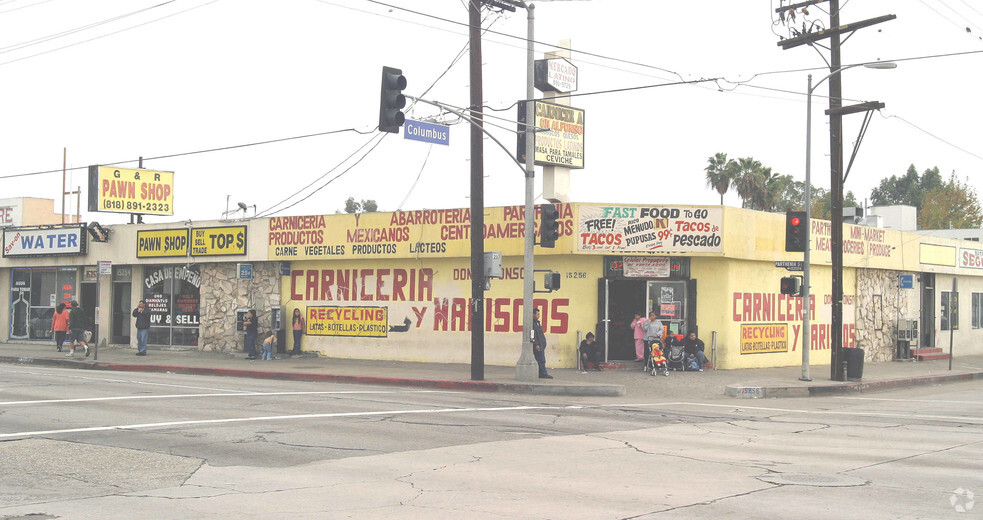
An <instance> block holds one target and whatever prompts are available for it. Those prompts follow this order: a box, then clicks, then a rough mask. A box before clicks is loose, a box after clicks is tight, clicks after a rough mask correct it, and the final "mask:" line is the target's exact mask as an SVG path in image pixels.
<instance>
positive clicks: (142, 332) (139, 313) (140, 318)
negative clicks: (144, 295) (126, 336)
mask: <svg viewBox="0 0 983 520" xmlns="http://www.w3.org/2000/svg"><path fill="white" fill-rule="evenodd" d="M133 317H134V318H136V319H137V323H136V325H137V355H138V356H146V355H147V338H148V337H149V336H150V310H149V309H147V302H145V301H143V300H140V302H139V303H137V308H136V309H133Z"/></svg>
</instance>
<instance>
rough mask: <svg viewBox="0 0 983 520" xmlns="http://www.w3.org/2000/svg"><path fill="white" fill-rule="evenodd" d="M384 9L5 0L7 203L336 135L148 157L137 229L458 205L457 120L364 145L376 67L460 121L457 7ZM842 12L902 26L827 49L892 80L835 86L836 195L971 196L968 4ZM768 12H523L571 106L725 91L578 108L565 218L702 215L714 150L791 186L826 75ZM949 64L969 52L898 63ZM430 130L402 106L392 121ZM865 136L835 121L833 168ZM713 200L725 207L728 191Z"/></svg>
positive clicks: (487, 84)
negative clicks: (371, 207)
mask: <svg viewBox="0 0 983 520" xmlns="http://www.w3.org/2000/svg"><path fill="white" fill-rule="evenodd" d="M385 3H388V4H391V5H392V6H394V7H387V6H384V5H380V4H379V3H375V2H370V1H367V0H280V1H270V0H267V1H261V0H235V1H233V0H174V1H170V2H168V1H166V0H152V1H144V0H126V1H122V0H119V1H110V0H92V1H86V2H79V1H73V0H0V143H2V146H3V148H2V152H0V182H2V184H0V186H2V187H3V197H18V196H30V197H42V198H52V199H56V201H57V202H56V208H57V207H60V200H61V194H60V192H61V186H62V175H61V173H60V171H59V172H57V173H46V174H41V175H32V176H26V177H11V176H15V175H19V174H26V173H33V172H40V171H46V170H60V168H61V166H62V149H63V147H64V148H67V150H68V153H67V156H68V167H69V168H82V167H85V166H87V165H90V164H109V163H113V162H118V161H133V162H127V163H123V164H121V165H122V166H124V167H136V162H135V160H136V159H137V158H138V157H139V156H143V157H145V158H151V157H160V156H165V155H174V154H185V153H188V152H196V151H201V150H209V149H214V148H220V147H228V146H236V145H244V144H249V143H255V142H260V141H267V140H275V139H282V138H288V137H295V136H304V135H308V134H317V133H324V132H338V133H332V134H330V135H322V136H317V137H308V138H301V139H295V140H290V141H285V142H280V143H276V144H266V145H257V146H248V147H241V148H235V149H230V150H225V151H213V152H207V153H198V154H190V155H183V156H178V157H170V158H161V159H155V160H147V161H146V162H145V164H144V167H146V168H151V169H159V170H167V171H173V172H175V208H176V211H175V215H174V216H173V217H149V216H148V217H147V218H146V220H145V221H146V222H167V221H178V220H185V219H195V220H199V219H217V218H220V217H221V216H222V213H223V212H224V211H225V210H226V208H227V200H228V201H230V202H229V203H228V204H229V206H231V207H233V208H234V207H236V203H237V202H243V203H245V204H247V205H248V206H250V210H249V215H250V216H251V215H252V214H253V208H252V206H253V205H255V206H256V208H257V212H258V213H259V214H260V215H263V214H269V213H270V212H271V211H272V212H275V213H273V214H276V215H307V214H324V213H334V212H335V211H336V210H339V209H342V208H343V207H344V200H345V199H346V198H347V197H349V196H354V197H355V198H356V199H374V200H376V201H377V202H378V204H379V209H380V210H384V211H391V210H395V209H397V208H400V207H401V208H402V209H421V208H448V207H467V206H469V205H470V201H469V200H468V198H467V195H468V194H469V174H470V173H469V172H470V165H469V143H468V139H469V130H468V125H467V124H465V123H460V122H458V120H457V118H456V117H454V116H452V115H446V114H445V115H444V119H446V120H447V121H450V122H457V123H458V124H454V125H453V126H452V127H451V136H450V146H441V145H430V144H425V143H421V142H416V141H407V140H404V139H403V135H402V133H401V134H399V135H387V136H386V137H385V138H384V139H382V140H381V142H378V137H376V135H377V133H375V132H372V130H373V128H374V127H375V126H376V124H377V120H378V109H379V106H378V103H379V81H380V74H381V68H382V66H383V65H388V66H394V67H399V68H401V69H402V70H403V74H404V75H405V76H406V78H407V80H408V83H409V86H408V88H407V89H406V93H407V94H411V95H415V96H422V97H425V98H427V99H431V100H436V101H441V102H444V103H448V104H450V105H455V106H467V105H468V98H469V90H468V84H469V78H468V57H467V55H464V57H463V58H462V59H460V60H459V61H457V62H456V63H454V60H455V58H456V57H457V56H458V55H459V53H460V52H461V51H462V50H464V49H465V46H466V44H467V40H468V38H467V28H466V27H465V25H464V24H466V23H467V7H466V1H465V0H426V1H423V0H416V1H412V0H387V1H386V2H385ZM786 3H787V2H786ZM841 3H842V4H843V6H842V14H841V22H843V23H847V22H856V21H860V20H864V19H868V18H873V17H876V16H880V15H883V14H896V15H897V17H898V18H897V19H896V20H893V21H889V22H885V23H882V24H879V25H877V26H874V27H870V28H866V29H862V30H860V31H858V32H857V33H856V34H855V35H853V36H852V37H850V38H849V39H847V40H846V41H845V43H844V44H843V51H842V63H843V64H852V63H861V62H868V61H875V60H896V61H897V62H898V68H897V69H895V70H867V69H863V68H858V69H855V70H849V71H845V72H843V95H844V97H845V98H846V101H845V104H853V103H856V102H860V101H867V100H877V101H882V102H884V103H886V105H887V107H886V109H884V110H883V111H881V113H880V114H875V115H874V117H873V120H872V122H871V124H870V127H869V129H868V131H867V133H866V136H865V138H864V140H863V143H862V146H861V147H860V151H859V155H858V158H857V160H856V163H855V164H854V166H853V170H852V172H851V174H850V177H849V178H848V179H847V183H846V188H847V189H848V190H852V191H853V192H854V193H855V194H856V196H857V198H858V199H859V200H863V199H865V198H868V197H869V196H870V192H871V189H872V188H874V187H875V186H877V184H878V182H879V181H880V180H881V179H882V178H884V177H886V176H890V175H892V174H896V175H901V174H903V173H904V172H905V171H906V169H907V168H908V165H909V164H914V165H915V166H916V167H917V168H918V170H919V172H921V171H923V170H925V169H926V168H930V167H934V166H938V167H939V169H940V170H941V172H942V174H943V176H944V177H948V175H949V173H951V172H953V171H955V172H956V175H957V176H958V177H960V178H961V179H966V178H968V179H969V181H970V183H971V184H972V186H974V187H975V188H976V190H977V193H978V194H980V193H981V190H980V186H981V184H983V177H981V175H980V173H981V170H983V139H981V137H983V135H981V134H983V132H981V120H983V118H981V115H983V114H981V113H983V103H981V101H980V94H979V92H980V89H981V82H980V79H981V78H980V76H981V71H983V66H981V65H983V40H981V39H980V38H979V37H980V36H983V13H981V11H983V6H981V5H979V4H978V2H976V1H975V0H880V1H878V0H867V1H861V0H846V1H842V2H841ZM777 5H778V1H777V0H774V1H771V2H768V1H760V0H757V1H734V0H706V1H703V2H669V1H664V0H658V1H656V0H593V1H570V2H536V9H535V13H536V35H535V40H537V41H538V42H542V43H540V44H537V45H536V50H537V58H541V57H542V53H543V52H546V51H549V50H552V48H551V47H550V46H549V45H548V44H555V43H557V42H558V41H559V40H561V39H565V38H569V39H570V40H571V47H572V48H573V50H574V52H573V56H572V61H573V62H574V64H576V65H577V66H578V67H579V71H580V85H579V93H591V92H601V91H608V90H613V89H624V88H629V87H643V86H651V85H660V84H664V83H674V82H679V81H681V80H687V81H693V80H699V79H704V78H724V79H721V80H718V81H711V82H705V83H700V84H694V85H674V86H660V87H654V88H645V89H638V90H632V91H626V92H617V93H601V94H596V95H587V96H582V97H576V98H574V99H573V101H572V105H573V106H575V107H578V108H582V109H584V110H585V111H586V130H585V143H586V148H585V163H586V167H585V168H584V169H583V170H575V171H574V172H573V178H572V200H573V201H580V202H621V203H632V204H636V203H646V204H718V203H719V196H718V195H717V194H716V192H715V191H713V190H711V189H709V188H707V187H706V182H705V174H704V170H703V169H704V167H705V166H706V162H707V158H708V157H709V156H711V155H713V154H715V153H717V152H724V153H727V154H728V156H729V157H734V158H736V157H744V156H752V157H754V158H755V159H757V160H759V161H761V162H762V163H763V164H764V165H766V166H769V167H771V168H772V169H773V171H775V172H778V173H782V174H790V175H793V176H794V177H796V178H797V179H800V180H801V179H802V178H804V163H805V158H804V157H805V113H806V101H805V90H806V77H807V74H809V71H807V70H805V69H811V68H814V69H815V70H812V71H811V72H812V73H813V75H814V77H815V78H816V79H817V80H818V79H819V78H822V77H824V76H825V75H826V74H827V73H828V70H825V71H824V70H822V67H824V61H823V56H822V55H821V54H820V53H819V52H817V51H816V50H815V49H812V48H809V47H808V46H802V47H798V48H795V49H791V50H782V49H781V48H780V47H779V46H778V45H777V43H778V41H779V36H780V35H787V34H788V33H787V30H786V28H785V27H784V26H783V25H781V24H778V23H777V20H776V15H775V14H774V8H775V7H776V6H777ZM821 7H822V5H819V6H814V7H813V8H811V9H812V14H813V16H812V18H813V19H819V20H828V17H827V16H826V15H825V14H824V13H821V12H820V8H821ZM400 8H405V9H409V10H412V11H417V12H419V13H423V14H426V15H430V16H422V15H421V14H414V13H413V12H409V11H407V10H404V9H400ZM797 23H798V24H801V18H800V19H799V20H798V21H797ZM484 27H485V28H490V29H491V30H492V31H495V32H497V33H503V34H504V35H512V36H515V37H509V36H503V35H500V34H495V33H491V32H490V33H487V34H486V35H485V37H484V39H483V59H482V61H483V71H484V97H485V104H486V105H487V106H488V107H491V108H493V109H497V110H500V111H494V112H489V113H490V114H492V115H495V116H497V117H501V118H502V119H500V120H492V119H489V121H495V122H496V124H499V125H501V126H502V127H503V128H498V127H489V130H490V131H491V132H492V133H493V134H494V135H495V136H496V138H497V139H498V140H500V141H501V142H503V143H504V144H505V145H506V146H507V147H508V152H506V151H504V150H502V149H501V148H499V147H498V145H496V144H495V143H494V142H493V141H491V140H488V139H486V140H485V148H484V153H485V175H486V179H485V181H486V187H485V192H486V193H485V204H486V205H487V206H502V205H512V204H522V203H523V200H524V191H523V180H522V173H521V171H520V170H519V167H518V166H517V165H516V164H515V163H514V162H513V161H512V160H511V159H510V158H509V156H508V154H513V153H514V151H515V150H514V149H515V133H514V129H515V123H514V120H515V119H516V109H515V108H514V107H513V104H514V103H515V102H516V100H518V99H521V98H523V97H524V96H525V59H526V54H525V42H524V40H523V38H524V37H525V35H526V14H525V12H522V11H520V12H516V13H505V14H497V13H489V12H487V11H486V12H485V22H484ZM953 53H967V54H962V55H958V56H951V57H935V58H927V59H918V60H914V59H911V58H918V57H924V56H934V55H943V54H953ZM824 54H825V53H824ZM452 63H454V64H453V65H452ZM448 67H450V68H449V69H448ZM445 71H446V74H444V73H445ZM442 74H443V75H442ZM431 85H433V88H432V89H430V90H429V91H428V92H427V93H426V94H425V95H424V92H425V91H427V89H428V88H429V87H430V86H431ZM827 92H828V91H827V89H826V85H825V84H824V85H823V86H821V87H819V88H818V89H817V90H816V96H815V97H814V105H813V107H814V108H813V117H814V121H813V123H814V126H813V168H812V172H813V183H814V184H815V185H818V186H822V187H827V188H828V187H829V158H828V152H829V142H828V126H827V118H826V117H825V116H824V115H823V109H824V108H825V107H826V106H827V100H826V98H825V94H826V93H827ZM438 115H439V114H438V113H437V111H436V109H434V108H432V107H429V106H422V105H418V106H417V107H416V108H414V110H413V111H412V112H411V113H409V114H408V115H407V117H408V118H418V119H419V118H428V117H434V116H438ZM862 118H863V117H862V115H852V116H847V117H846V118H845V130H844V136H845V138H844V142H845V149H846V150H845V155H846V156H847V157H849V153H850V149H851V147H852V142H853V141H854V140H855V139H856V136H857V133H858V132H859V128H860V126H859V125H860V122H861V120H862ZM350 129H354V130H357V131H358V132H363V133H364V134H360V133H356V132H353V131H348V130H350ZM370 149H371V151H369V150H370ZM362 156H365V158H364V159H363V160H361V161H360V162H358V164H354V163H355V161H356V160H357V159H359V158H361V157H362ZM349 157H351V159H348V160H347V161H346V158H349ZM353 164H354V166H353ZM349 167H350V168H349ZM539 178H540V177H539V173H538V172H537V180H538V179H539ZM332 179H334V180H332ZM329 181H331V182H330V183H329ZM85 184H86V172H85V170H84V169H78V170H74V171H71V172H70V180H69V185H70V186H79V185H81V186H82V189H83V202H82V206H83V220H89V221H91V220H99V221H100V222H102V223H108V224H112V223H123V222H127V221H128V216H126V215H119V214H90V213H88V212H87V211H85V206H86V202H85V200H86V199H85V198H84V197H85V196H87V195H86V193H85V192H84V190H85ZM536 192H537V193H539V192H540V187H539V185H538V182H537V188H536ZM304 197H307V198H306V199H305V200H301V199H302V198H304ZM724 200H725V204H727V205H732V206H738V205H740V199H739V198H738V197H737V195H736V194H734V193H733V192H732V193H729V194H728V195H727V196H726V197H725V199H724ZM283 201H286V203H283V204H281V202H283ZM294 203H296V204H294ZM278 204H279V205H278ZM292 204H293V205H292ZM74 206H75V204H74V201H73V202H72V203H70V205H69V207H70V209H71V210H72V211H74ZM277 210H279V212H276V211H277Z"/></svg>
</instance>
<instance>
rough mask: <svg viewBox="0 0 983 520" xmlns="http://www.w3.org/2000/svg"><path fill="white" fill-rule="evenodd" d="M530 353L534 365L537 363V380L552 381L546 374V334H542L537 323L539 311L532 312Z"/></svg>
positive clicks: (551, 377)
mask: <svg viewBox="0 0 983 520" xmlns="http://www.w3.org/2000/svg"><path fill="white" fill-rule="evenodd" d="M532 353H533V355H534V356H536V363H539V378H540V379H553V376H551V375H549V374H547V373H546V334H543V325H542V324H541V323H540V322H539V309H533V311H532Z"/></svg>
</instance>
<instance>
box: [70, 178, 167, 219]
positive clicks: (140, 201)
mask: <svg viewBox="0 0 983 520" xmlns="http://www.w3.org/2000/svg"><path fill="white" fill-rule="evenodd" d="M89 211H106V212H110V213H139V214H142V215H173V214H174V172H162V171H156V170H142V169H139V170H132V169H127V168H116V167H113V166H89Z"/></svg>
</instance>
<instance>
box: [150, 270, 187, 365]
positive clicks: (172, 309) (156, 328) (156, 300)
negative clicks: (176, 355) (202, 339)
mask: <svg viewBox="0 0 983 520" xmlns="http://www.w3.org/2000/svg"><path fill="white" fill-rule="evenodd" d="M143 299H144V300H145V301H146V302H147V308H149V309H150V312H151V315H150V337H149V340H148V342H149V343H151V344H153V345H184V346H197V345H198V323H199V307H200V301H201V273H200V271H199V268H198V266H188V267H185V266H183V265H179V266H166V265H165V266H147V267H146V268H145V269H144V277H143Z"/></svg>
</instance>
